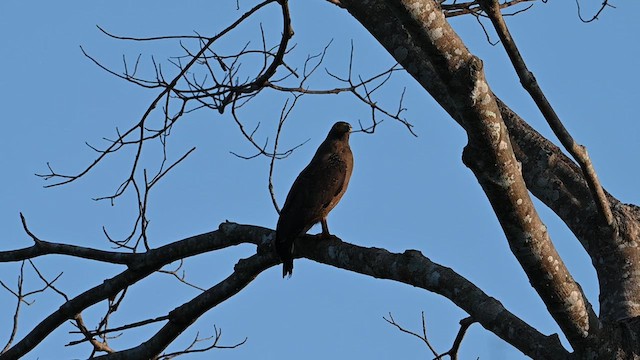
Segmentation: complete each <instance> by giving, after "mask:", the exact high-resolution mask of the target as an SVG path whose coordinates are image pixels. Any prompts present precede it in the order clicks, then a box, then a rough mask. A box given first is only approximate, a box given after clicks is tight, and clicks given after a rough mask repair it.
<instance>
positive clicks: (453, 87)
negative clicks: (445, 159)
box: [343, 0, 599, 348]
mask: <svg viewBox="0 0 640 360" xmlns="http://www.w3.org/2000/svg"><path fill="white" fill-rule="evenodd" d="M343 5H344V6H345V7H346V9H347V10H349V11H350V12H351V13H352V14H353V15H354V16H355V17H356V18H357V19H358V20H359V21H360V22H361V23H362V24H363V25H364V26H365V27H367V29H368V30H369V31H370V32H372V34H374V36H376V38H378V39H379V40H380V41H381V43H382V44H383V45H385V47H386V48H387V50H388V51H389V52H390V53H391V54H392V55H394V56H396V59H397V60H398V61H399V62H400V64H402V65H403V67H405V69H407V70H408V71H409V72H410V73H411V74H412V75H413V76H414V78H416V79H417V80H418V81H420V83H421V84H424V80H428V81H427V82H426V83H427V84H426V86H425V89H426V90H427V91H429V92H430V94H432V95H433V96H434V98H436V99H439V101H438V102H439V103H441V104H443V107H445V109H447V111H448V112H449V114H451V115H452V117H453V118H454V119H455V120H456V121H457V122H458V123H459V124H460V125H461V126H462V127H463V128H464V129H465V130H466V131H467V134H468V137H469V143H468V145H467V146H466V148H465V152H464V155H463V160H464V161H465V164H467V166H469V167H470V168H471V170H472V171H473V172H474V174H475V175H476V177H477V178H478V181H479V182H480V184H481V186H482V187H483V190H484V191H485V193H486V194H487V197H488V198H489V201H490V202H491V204H492V206H493V208H494V211H495V212H496V215H497V217H498V219H499V221H500V224H501V225H502V228H503V230H504V232H505V235H506V237H507V240H508V241H509V245H510V247H511V249H512V251H513V253H514V255H515V256H516V258H517V259H518V260H519V262H520V264H521V265H522V267H523V269H524V270H525V272H526V273H527V276H528V277H529V279H530V281H531V283H532V285H533V287H534V288H535V289H536V291H537V292H538V293H539V294H540V297H541V298H542V300H543V301H544V302H545V304H546V305H547V307H548V309H549V311H550V313H551V315H552V316H553V317H554V319H556V322H557V323H558V324H559V325H560V327H561V328H562V329H563V332H564V333H565V335H566V336H567V338H568V339H569V341H570V342H571V344H572V346H573V347H574V348H580V347H585V346H586V344H585V343H586V342H588V341H589V336H590V335H592V334H593V333H594V332H597V331H598V329H599V324H598V319H597V317H596V315H595V313H594V312H593V310H592V308H591V305H590V304H589V303H588V301H587V299H586V297H585V296H584V294H583V292H582V290H581V288H580V286H579V285H578V284H577V283H576V282H575V281H574V280H573V279H572V277H571V275H570V273H569V271H568V270H567V269H566V267H565V266H564V264H563V262H562V259H561V258H560V256H559V255H558V254H557V252H556V251H555V248H554V246H553V243H552V242H551V240H550V238H549V235H548V233H547V231H546V227H545V226H544V224H543V223H542V221H541V220H540V218H539V217H538V215H537V212H536V210H535V207H534V206H533V203H532V202H531V199H530V198H529V195H528V191H527V188H526V184H525V182H524V179H523V178H522V174H521V172H520V167H519V164H518V161H517V160H516V158H515V155H514V152H513V149H512V146H511V141H510V139H509V135H508V131H507V129H506V126H505V124H504V122H503V121H502V117H501V114H500V109H499V107H498V104H497V102H496V99H495V97H494V96H493V93H492V92H491V90H490V88H489V86H488V84H487V83H486V81H485V79H484V74H483V71H482V63H481V61H480V60H479V59H477V58H475V57H473V56H472V55H471V54H470V53H469V52H468V50H467V48H466V47H465V46H464V44H463V42H462V40H461V39H460V38H459V37H458V36H457V35H456V34H455V32H454V31H453V29H451V27H450V26H449V24H448V23H447V22H446V19H445V18H444V16H443V14H442V12H441V11H440V9H439V7H438V5H437V4H436V3H435V2H434V1H428V0H411V1H409V0H407V1H384V0H371V1H362V2H359V1H343ZM371 9H375V11H372V10H371ZM390 14H391V15H390ZM377 16H379V18H377ZM381 23H382V24H385V25H384V26H381V25H379V24H381ZM394 24H395V25H394ZM390 28H394V30H395V31H397V32H395V33H392V34H393V35H391V34H390V33H388V32H387V31H388V30H389V29H390ZM398 32H399V33H398ZM399 34H405V35H399ZM416 44H419V45H416ZM397 55H400V56H397ZM417 59H421V61H420V62H421V65H422V66H416V63H417V62H418V61H419V60H417ZM426 64H429V65H426ZM414 69H419V70H418V71H416V72H413V70H414ZM434 81H435V82H440V83H441V85H440V86H436V87H434V86H432V85H431V84H432V82H434ZM434 90H436V91H437V92H433V91H434ZM443 92H444V94H447V96H443Z"/></svg>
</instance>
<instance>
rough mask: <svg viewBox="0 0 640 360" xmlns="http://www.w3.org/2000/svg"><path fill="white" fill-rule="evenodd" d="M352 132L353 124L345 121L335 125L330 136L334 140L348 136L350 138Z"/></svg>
mask: <svg viewBox="0 0 640 360" xmlns="http://www.w3.org/2000/svg"><path fill="white" fill-rule="evenodd" d="M350 132H351V124H349V123H348V122H344V121H338V122H337V123H335V124H333V127H332V128H331V131H329V136H330V137H332V138H341V137H344V136H345V135H346V136H347V138H348V137H349V133H350Z"/></svg>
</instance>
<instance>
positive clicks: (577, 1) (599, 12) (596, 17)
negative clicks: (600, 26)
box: [576, 0, 616, 23]
mask: <svg viewBox="0 0 640 360" xmlns="http://www.w3.org/2000/svg"><path fill="white" fill-rule="evenodd" d="M576 7H577V8H578V17H579V18H580V21H582V22H583V23H590V22H592V21H593V20H597V19H598V16H600V14H601V13H602V12H603V11H604V9H605V8H607V7H611V8H614V9H615V8H616V7H615V6H613V5H611V4H609V0H603V1H602V4H601V5H600V8H599V9H598V11H596V13H595V14H594V15H593V16H592V17H591V19H585V18H583V17H582V12H581V11H580V0H576Z"/></svg>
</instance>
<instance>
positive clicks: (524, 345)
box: [0, 223, 567, 359]
mask: <svg viewBox="0 0 640 360" xmlns="http://www.w3.org/2000/svg"><path fill="white" fill-rule="evenodd" d="M273 237H274V232H273V230H270V229H266V228H262V227H257V226H250V225H238V224H234V223H223V224H221V225H220V228H219V230H217V231H214V232H210V233H205V234H201V235H197V236H193V237H190V238H187V239H184V240H181V241H177V242H174V243H172V244H169V245H166V246H163V247H161V248H158V249H154V250H150V251H149V252H147V253H144V254H140V256H141V257H140V258H136V261H135V262H134V263H133V264H131V265H130V268H129V269H127V270H125V271H124V272H122V273H120V274H119V275H117V276H115V277H113V278H111V279H107V280H105V281H104V282H103V283H102V284H101V285H98V286H96V287H94V288H92V289H90V290H87V291H85V292H84V293H82V294H80V295H78V296H76V297H75V298H73V299H71V300H70V301H68V302H66V303H65V304H63V305H62V306H61V307H60V309H58V310H56V311H54V312H53V313H52V314H51V315H49V316H48V317H47V318H46V319H44V320H43V321H42V322H41V323H40V324H38V325H36V326H35V328H34V329H33V330H32V331H31V332H30V333H29V334H27V336H25V337H24V338H23V339H22V340H21V341H20V342H18V343H17V344H16V345H15V346H13V347H12V348H11V349H9V350H8V351H7V352H6V353H4V354H2V355H0V359H16V358H20V357H22V356H24V355H25V354H26V353H28V352H29V351H30V350H31V349H33V348H34V347H35V346H36V345H37V344H39V343H40V342H41V341H42V340H43V339H44V338H46V336H47V335H48V334H49V333H51V332H52V331H53V330H54V329H56V328H57V327H58V326H60V325H61V324H62V323H64V322H65V321H66V320H68V319H72V318H74V316H75V315H76V314H78V313H79V312H81V311H82V310H84V309H86V308H88V307H89V306H91V305H93V304H95V303H97V302H99V301H101V300H105V299H108V298H109V297H112V296H114V295H116V294H117V293H118V292H120V291H122V290H123V289H124V288H126V287H129V286H131V285H132V284H134V283H136V282H137V281H139V280H140V279H142V278H144V277H145V276H148V275H149V274H151V273H153V272H154V271H156V270H157V269H159V268H160V267H162V266H163V265H166V264H168V263H171V262H173V261H176V260H178V259H182V258H185V257H189V256H193V255H197V254H201V253H204V252H207V251H214V250H218V249H221V248H224V247H227V246H233V245H237V244H240V243H243V242H244V243H252V244H255V245H258V253H257V255H254V256H253V257H251V258H249V259H247V260H241V261H240V262H239V263H238V265H236V268H235V272H234V273H233V274H232V275H231V276H230V277H229V278H227V279H225V280H224V281H222V282H221V283H219V284H218V285H216V286H214V287H212V288H211V289H209V290H207V291H206V292H204V293H202V294H200V295H198V296H197V297H196V298H194V299H193V300H191V301H190V302H188V303H186V304H184V305H183V306H181V307H179V308H176V309H175V310H174V311H172V312H171V313H170V314H169V318H170V319H171V320H170V321H169V322H168V323H167V324H166V325H165V326H164V327H163V328H162V329H161V330H160V331H159V332H158V333H157V334H156V335H154V336H153V337H152V338H151V339H150V340H149V341H148V342H146V343H144V344H142V345H141V346H140V347H139V348H138V349H137V350H135V351H147V350H144V349H143V348H145V347H147V346H150V348H151V349H153V351H152V352H156V354H159V352H161V351H162V349H163V348H164V347H166V346H167V345H168V344H169V343H170V341H171V339H173V338H175V337H176V336H178V334H179V333H180V332H181V331H183V330H184V329H185V328H186V327H188V326H189V325H190V324H191V323H192V322H193V321H195V319H197V317H198V316H200V315H201V314H202V313H204V312H206V311H207V310H208V309H210V308H211V307H214V306H216V305H217V304H219V303H220V302H222V301H224V300H226V299H228V298H229V297H231V296H233V295H234V294H235V293H237V292H238V291H240V290H241V288H242V287H244V286H246V284H248V283H249V282H250V281H251V280H253V279H254V278H255V276H257V274H259V273H260V272H261V271H263V270H264V269H266V268H268V267H270V266H273V265H275V264H277V262H278V260H277V258H276V255H275V253H274V252H273V250H272V248H271V242H272V240H273ZM296 249H298V253H297V255H298V256H304V257H307V258H309V259H312V260H315V261H318V262H321V263H325V264H329V265H332V266H336V267H340V268H343V269H347V270H351V271H355V272H359V273H362V274H366V275H371V276H373V277H376V278H384V279H390V280H396V281H400V282H403V283H407V284H410V285H413V286H416V287H420V288H423V289H426V290H428V291H432V292H436V293H438V294H441V295H443V296H445V297H447V298H448V299H450V300H451V301H453V302H454V303H455V304H456V305H458V306H460V307H461V308H462V309H463V310H465V311H467V312H468V313H469V314H470V315H472V316H473V317H474V319H476V320H478V322H479V323H481V324H482V325H483V326H484V327H485V328H487V329H488V330H490V331H492V332H494V333H496V334H497V335H498V336H500V337H501V338H503V339H505V340H506V341H507V342H509V343H511V344H513V345H514V346H515V347H517V348H518V349H520V350H521V351H523V352H524V353H525V354H527V355H529V356H532V357H534V358H548V359H564V358H566V356H567V352H566V350H565V349H564V348H563V347H562V346H561V344H560V342H559V341H558V339H557V337H547V336H544V335H542V334H540V333H539V332H538V331H537V330H535V329H534V328H532V327H531V326H529V325H527V324H526V323H524V322H523V321H522V320H520V319H519V318H517V317H516V316H515V315H513V314H511V313H510V312H509V311H507V310H506V309H504V307H503V306H502V305H501V304H500V303H499V302H498V301H497V300H495V299H493V298H491V297H489V296H487V295H486V294H485V293H484V292H482V291H481V290H480V289H478V288H477V287H476V286H475V285H473V284H472V283H470V282H469V281H468V280H466V279H464V278H463V277H461V276H460V275H458V274H457V273H455V272H454V271H453V270H451V269H449V268H446V267H443V266H441V265H438V264H435V263H433V262H431V261H430V260H429V259H428V258H426V257H424V256H422V254H420V253H419V252H417V251H407V252H405V253H404V254H393V253H389V252H388V251H386V250H384V249H375V248H363V247H359V246H355V245H351V244H348V243H344V242H342V241H340V240H338V239H337V238H334V239H330V240H322V241H321V240H318V239H317V238H316V237H313V236H305V237H303V238H301V239H298V241H297V243H296ZM131 351H134V350H133V349H131ZM116 354H118V353H115V354H114V355H113V356H118V355H116ZM145 354H149V353H148V352H145Z"/></svg>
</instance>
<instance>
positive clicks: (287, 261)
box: [276, 234, 293, 278]
mask: <svg viewBox="0 0 640 360" xmlns="http://www.w3.org/2000/svg"><path fill="white" fill-rule="evenodd" d="M276 252H277V253H278V256H279V257H280V260H282V277H283V278H284V277H286V276H287V275H288V276H289V277H291V275H292V274H293V241H286V240H284V239H282V238H278V236H277V234H276Z"/></svg>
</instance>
